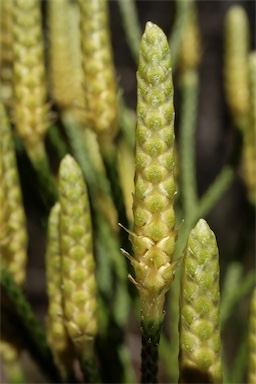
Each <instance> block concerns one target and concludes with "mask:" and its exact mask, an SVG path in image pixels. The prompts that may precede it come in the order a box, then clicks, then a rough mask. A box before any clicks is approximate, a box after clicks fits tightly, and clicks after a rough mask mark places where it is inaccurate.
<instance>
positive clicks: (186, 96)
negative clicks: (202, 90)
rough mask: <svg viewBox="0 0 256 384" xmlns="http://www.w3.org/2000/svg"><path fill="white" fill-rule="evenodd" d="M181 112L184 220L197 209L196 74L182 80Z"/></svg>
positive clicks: (187, 73)
mask: <svg viewBox="0 0 256 384" xmlns="http://www.w3.org/2000/svg"><path fill="white" fill-rule="evenodd" d="M181 90H182V110H181V122H180V156H181V157H180V164H181V191H182V195H183V198H182V201H183V204H184V216H185V219H186V220H189V218H190V217H192V216H194V215H195V211H196V209H197V186H196V164H195V161H196V159H195V130H196V117H197V102H198V74H197V72H196V71H187V72H186V73H184V75H183V78H182V88H181Z"/></svg>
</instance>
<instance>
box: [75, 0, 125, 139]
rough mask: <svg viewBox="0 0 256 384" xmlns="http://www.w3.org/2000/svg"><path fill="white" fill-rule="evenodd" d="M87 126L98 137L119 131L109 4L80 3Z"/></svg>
mask: <svg viewBox="0 0 256 384" xmlns="http://www.w3.org/2000/svg"><path fill="white" fill-rule="evenodd" d="M79 6H80V12H81V19H80V30H81V44H82V52H83V56H82V66H83V73H84V90H85V104H86V114H87V116H86V125H87V126H88V127H89V128H91V129H92V130H94V131H95V132H96V133H98V134H107V137H109V136H111V137H113V136H115V134H116V132H117V127H118V126H117V84H116V80H115V71H114V66H113V58H112V50H111V45H110V32H109V25H108V9H107V7H108V3H107V1H106V0H95V1H83V0H79Z"/></svg>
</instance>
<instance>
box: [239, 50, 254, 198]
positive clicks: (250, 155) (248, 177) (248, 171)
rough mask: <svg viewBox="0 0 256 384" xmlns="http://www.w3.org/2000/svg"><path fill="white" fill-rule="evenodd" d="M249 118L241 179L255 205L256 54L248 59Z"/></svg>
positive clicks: (244, 143)
mask: <svg viewBox="0 0 256 384" xmlns="http://www.w3.org/2000/svg"><path fill="white" fill-rule="evenodd" d="M249 80H250V116H249V117H250V118H249V119H248V127H247V129H246V130H245V131H244V132H243V140H244V142H243V151H242V177H243V179H244V182H245V185H246V187H247V191H248V198H249V201H250V202H251V203H252V204H254V205H256V149H255V143H256V52H255V51H254V52H252V53H251V54H250V57H249Z"/></svg>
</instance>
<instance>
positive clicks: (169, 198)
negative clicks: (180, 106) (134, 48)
mask: <svg viewBox="0 0 256 384" xmlns="http://www.w3.org/2000/svg"><path fill="white" fill-rule="evenodd" d="M137 81H138V105H137V127H136V149H135V191H134V202H133V213H134V234H131V235H130V240H131V242H132V244H133V251H134V258H131V262H132V265H133V266H134V268H135V276H136V282H137V287H138V288H139V292H140V295H141V303H142V312H143V313H144V314H145V313H148V312H151V313H148V314H147V315H146V316H149V317H150V318H151V315H152V316H154V317H155V319H156V321H162V310H163V302H164V296H165V293H166V292H167V290H168V289H169V287H170V284H171V282H172V280H173V277H174V271H175V268H176V266H175V264H171V262H172V256H173V252H174V244H175V238H176V233H175V231H174V225H175V213H174V209H173V201H174V195H175V192H176V187H175V182H174V107H173V83H172V69H171V56H170V50H169V45H168V42H167V39H166V36H165V35H164V33H163V31H162V30H161V29H160V28H159V27H157V26H156V25H154V24H152V23H151V22H148V23H147V25H146V29H145V33H144V35H143V37H142V42H141V49H140V57H139V68H138V72H137Z"/></svg>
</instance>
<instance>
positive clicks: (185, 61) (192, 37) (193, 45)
mask: <svg viewBox="0 0 256 384" xmlns="http://www.w3.org/2000/svg"><path fill="white" fill-rule="evenodd" d="M200 58H201V44H200V36H199V28H198V22H197V14H196V8H195V7H194V6H193V7H192V9H191V10H190V14H189V18H188V20H187V24H186V28H185V31H184V32H183V36H182V40H181V47H180V54H179V67H180V69H181V70H182V71H184V70H189V69H191V70H194V69H197V67H198V65H199V62H200Z"/></svg>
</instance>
